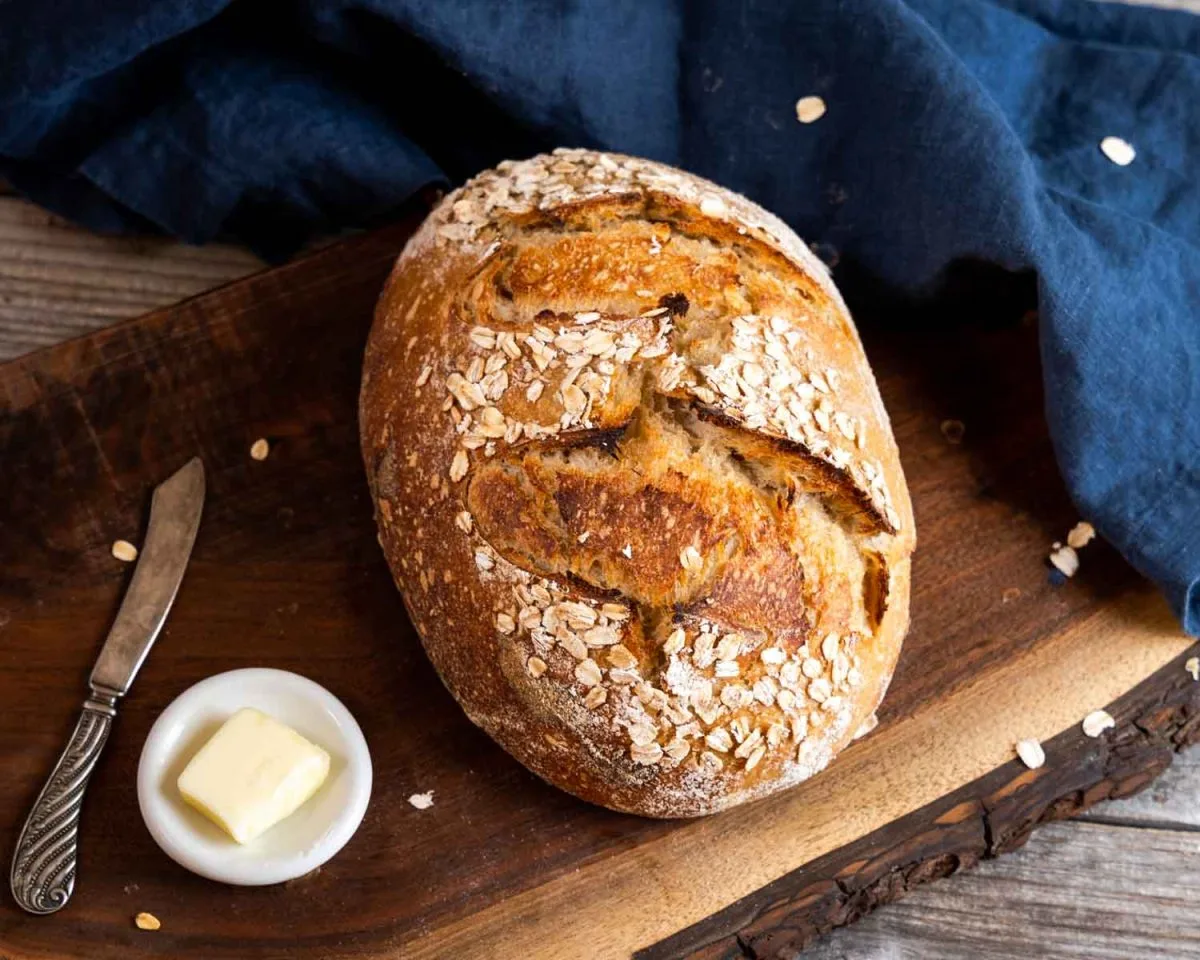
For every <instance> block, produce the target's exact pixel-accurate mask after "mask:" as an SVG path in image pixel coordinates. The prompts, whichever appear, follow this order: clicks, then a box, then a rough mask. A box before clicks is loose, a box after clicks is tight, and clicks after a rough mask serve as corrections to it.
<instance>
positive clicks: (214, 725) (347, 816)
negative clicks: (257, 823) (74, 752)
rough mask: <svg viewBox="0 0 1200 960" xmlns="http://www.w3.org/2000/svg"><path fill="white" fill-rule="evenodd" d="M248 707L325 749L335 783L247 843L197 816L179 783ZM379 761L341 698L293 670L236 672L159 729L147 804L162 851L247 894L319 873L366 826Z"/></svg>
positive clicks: (144, 783) (164, 718) (147, 770)
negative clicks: (220, 731)
mask: <svg viewBox="0 0 1200 960" xmlns="http://www.w3.org/2000/svg"><path fill="white" fill-rule="evenodd" d="M242 707H254V708H255V709H257V710H260V711H262V712H263V713H265V714H268V715H269V716H271V717H274V718H275V719H276V720H278V721H280V722H281V723H284V724H286V725H287V726H289V727H291V728H292V729H293V730H295V731H296V732H297V733H299V734H300V735H301V736H303V737H305V738H307V739H308V740H310V741H312V742H313V743H315V744H317V745H319V746H320V747H322V748H323V749H324V750H326V751H327V752H328V753H329V755H330V759H331V763H330V769H329V775H328V777H327V778H326V779H325V782H324V783H323V784H322V785H321V787H320V788H319V789H318V790H317V792H316V793H315V794H314V795H313V796H312V797H311V798H309V799H308V800H307V801H306V802H305V803H304V804H303V805H302V806H301V807H300V808H299V809H298V810H296V811H295V812H294V813H292V814H291V815H289V816H288V817H286V818H284V819H283V820H281V821H280V822H279V823H277V824H276V825H275V826H273V827H271V829H269V830H268V831H267V832H266V833H264V834H262V835H261V836H259V837H258V838H257V839H255V840H253V841H252V842H251V843H248V844H239V843H237V842H236V841H234V840H233V839H232V838H231V837H230V836H229V835H228V834H227V833H225V832H224V831H223V830H222V829H221V828H220V827H218V826H217V825H216V824H215V823H213V822H212V821H211V820H209V819H208V818H207V817H205V816H204V815H203V814H202V813H200V812H199V811H198V810H196V809H194V808H193V807H191V806H190V805H189V804H188V803H187V802H186V801H185V800H184V799H183V796H182V795H181V794H180V792H179V787H178V780H179V775H180V773H181V772H182V771H183V769H184V767H186V766H187V763H188V761H189V760H191V758H192V757H193V756H194V755H195V754H196V753H197V751H199V749H200V748H201V747H202V746H203V745H204V744H205V743H206V742H207V741H208V739H209V738H210V737H211V736H212V735H213V734H214V733H215V732H216V731H217V730H218V729H219V728H220V726H221V725H222V724H223V723H224V722H225V721H226V720H227V719H229V717H231V716H232V715H233V714H234V713H236V712H237V711H238V710H240V709H241V708H242ZM370 796H371V756H370V753H369V752H368V751H367V743H366V740H364V739H363V735H362V731H361V730H360V729H359V726H358V724H357V723H356V722H355V720H354V717H352V716H351V715H350V712H349V711H348V710H347V709H346V708H345V707H344V706H343V705H342V703H341V701H340V700H338V699H337V698H336V697H335V696H334V695H333V694H331V693H330V692H329V691H328V690H326V689H325V688H324V687H322V686H320V685H319V684H316V683H314V682H313V681H311V680H308V679H306V678H305V677H302V676H299V675H298V674H295V673H289V672H287V671H286V670H271V669H266V668H253V669H247V670H231V671H230V672H228V673H220V674H217V675H216V676H213V677H209V678H208V679H207V680H202V681H201V682H200V683H197V684H196V685H195V686H193V687H191V688H189V689H188V690H186V691H184V692H183V693H182V694H180V696H179V697H177V698H176V699H175V700H174V701H173V702H172V703H171V705H170V706H168V707H167V709H166V710H164V711H163V712H162V715H161V716H160V717H159V718H158V720H156V721H155V723H154V726H153V727H152V728H151V730H150V735H149V736H148V737H147V738H146V745H145V746H144V747H143V748H142V758H141V761H140V763H139V765H138V804H139V806H140V807H141V810H142V818H143V819H144V820H145V821H146V826H147V828H148V829H149V830H150V833H151V835H152V836H153V837H154V840H155V842H157V843H158V845H159V846H160V847H162V849H163V851H164V852H165V853H166V854H167V856H169V857H170V858H171V859H172V860H174V861H175V862H176V863H178V864H180V865H181V866H183V867H186V868H187V869H188V870H191V871H193V872H194V873H198V874H200V876H202V877H208V878H209V879H211V880H219V881H221V882H222V883H232V884H238V885H242V886H258V885H262V884H268V883H281V882H283V881H285V880H292V879H295V878H296V877H299V876H303V875H304V874H306V873H308V872H310V871H312V870H315V869H316V868H317V867H319V866H320V865H321V864H323V863H325V862H326V861H327V860H329V858H330V857H332V856H333V855H334V854H336V853H337V852H338V851H339V850H341V849H342V847H343V846H345V845H346V842H347V841H348V840H349V839H350V837H351V836H353V834H354V831H355V830H357V829H358V825H359V823H361V822H362V818H363V814H364V813H365V812H366V809H367V802H368V800H369V799H370Z"/></svg>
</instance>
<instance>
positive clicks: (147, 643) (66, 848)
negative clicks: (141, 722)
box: [9, 457, 204, 914]
mask: <svg viewBox="0 0 1200 960" xmlns="http://www.w3.org/2000/svg"><path fill="white" fill-rule="evenodd" d="M203 506H204V464H203V463H201V461H200V459H199V458H198V457H197V458H193V459H192V460H190V461H189V462H188V463H187V465H186V466H185V467H183V468H182V469H181V470H179V471H178V472H177V473H175V474H174V475H173V476H171V477H170V478H169V479H168V480H165V481H164V482H163V483H162V484H160V485H159V486H158V488H157V489H156V490H155V491H154V498H153V500H152V501H151V504H150V526H149V528H148V529H147V531H146V540H145V543H144V544H143V546H142V550H141V554H140V557H139V559H138V562H137V567H136V568H135V569H134V571H133V579H132V581H131V582H130V584H129V589H128V590H127V591H126V592H125V598H124V599H123V600H122V601H121V609H120V610H118V611H117V618H116V620H114V621H113V625H112V629H111V630H109V632H108V639H107V640H106V641H105V642H104V647H103V649H102V650H101V651H100V657H99V659H98V660H97V661H96V665H95V666H94V667H93V668H92V675H91V678H90V679H89V681H88V686H89V687H90V688H91V695H90V696H89V697H88V698H87V699H86V700H85V701H84V702H83V711H82V712H81V713H80V715H79V722H78V723H77V724H76V725H75V732H74V733H73V734H71V740H70V742H69V743H68V744H67V748H66V750H64V751H63V754H62V756H61V757H59V758H58V763H57V764H56V765H55V767H54V772H53V773H51V774H50V779H48V780H47V781H46V785H45V786H44V787H42V792H41V793H39V794H38V798H37V800H36V801H35V802H34V804H33V809H32V810H31V811H30V813H29V817H28V819H26V821H25V826H24V827H23V828H22V830H21V835H20V837H19V838H18V839H17V848H16V852H15V853H14V854H13V861H12V873H11V874H10V877H9V880H10V883H11V885H12V893H13V896H14V897H15V898H16V900H17V903H18V904H20V905H21V906H22V907H23V908H24V909H26V910H28V911H29V912H30V913H40V914H46V913H54V912H55V911H56V910H61V909H62V908H63V907H64V906H65V905H66V903H67V901H68V900H70V899H71V894H72V893H73V892H74V890H75V854H76V841H77V838H78V833H79V810H80V807H81V806H82V804H83V793H84V790H86V789H87V784H88V779H89V778H90V777H91V775H92V770H93V769H94V768H95V766H96V761H97V760H98V759H99V757H100V751H101V750H103V749H104V744H105V742H106V741H107V740H108V733H109V730H110V729H111V727H112V722H113V718H114V717H115V716H116V715H117V701H118V700H120V699H121V697H123V696H124V695H125V694H126V693H128V692H129V687H130V685H131V684H132V683H133V678H134V677H135V676H137V672H138V668H139V667H141V665H142V661H144V660H145V659H146V654H147V653H149V652H150V648H151V647H152V646H153V645H154V641H155V639H156V638H157V637H158V633H159V631H160V630H161V629H162V625H163V622H164V621H165V620H166V619H167V612H168V611H169V610H170V609H171V604H172V602H173V601H174V600H175V593H176V591H178V590H179V584H180V581H182V580H183V571H184V570H186V569H187V564H188V557H189V556H190V555H191V552H192V544H194V543H195V542H196V531H197V529H199V526H200V512H201V510H202V508H203Z"/></svg>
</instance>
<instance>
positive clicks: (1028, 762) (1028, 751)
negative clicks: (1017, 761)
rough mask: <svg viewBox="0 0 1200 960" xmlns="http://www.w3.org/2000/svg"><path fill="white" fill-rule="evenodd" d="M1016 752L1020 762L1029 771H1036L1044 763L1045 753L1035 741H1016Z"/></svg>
mask: <svg viewBox="0 0 1200 960" xmlns="http://www.w3.org/2000/svg"><path fill="white" fill-rule="evenodd" d="M1016 751H1017V756H1018V757H1020V758H1021V762H1022V763H1023V764H1025V766H1027V767H1028V768H1029V769H1030V770H1036V769H1037V768H1038V767H1040V766H1042V765H1043V764H1044V763H1045V762H1046V751H1045V750H1043V749H1042V745H1041V744H1040V743H1038V742H1037V741H1036V740H1032V739H1028V740H1018V741H1017V744H1016Z"/></svg>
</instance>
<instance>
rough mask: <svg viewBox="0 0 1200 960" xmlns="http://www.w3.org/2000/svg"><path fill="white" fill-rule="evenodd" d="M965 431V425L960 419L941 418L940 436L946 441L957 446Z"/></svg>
mask: <svg viewBox="0 0 1200 960" xmlns="http://www.w3.org/2000/svg"><path fill="white" fill-rule="evenodd" d="M966 432H967V425H966V424H965V423H963V422H962V421H961V420H943V421H942V436H943V437H945V438H946V442H947V443H950V444H954V445H955V446H957V445H958V444H960V443H962V441H963V436H964V435H965V434H966Z"/></svg>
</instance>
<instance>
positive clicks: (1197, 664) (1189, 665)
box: [1183, 657, 1200, 680]
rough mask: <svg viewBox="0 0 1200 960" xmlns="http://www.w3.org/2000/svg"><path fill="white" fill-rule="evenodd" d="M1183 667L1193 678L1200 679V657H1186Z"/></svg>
mask: <svg viewBox="0 0 1200 960" xmlns="http://www.w3.org/2000/svg"><path fill="white" fill-rule="evenodd" d="M1183 669H1184V670H1186V671H1187V672H1188V673H1190V674H1191V675H1192V679H1193V680H1200V657H1188V658H1187V662H1186V663H1184V665H1183Z"/></svg>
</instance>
